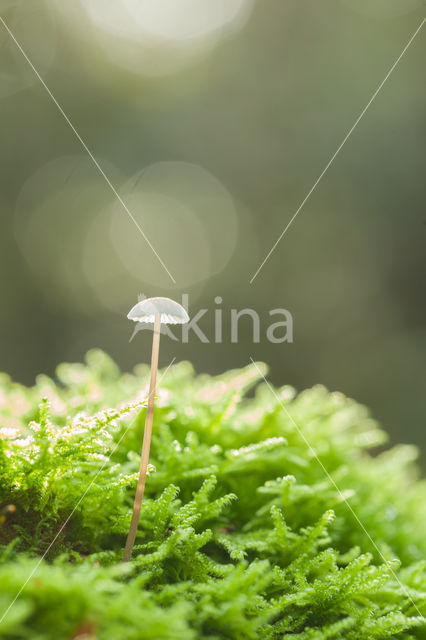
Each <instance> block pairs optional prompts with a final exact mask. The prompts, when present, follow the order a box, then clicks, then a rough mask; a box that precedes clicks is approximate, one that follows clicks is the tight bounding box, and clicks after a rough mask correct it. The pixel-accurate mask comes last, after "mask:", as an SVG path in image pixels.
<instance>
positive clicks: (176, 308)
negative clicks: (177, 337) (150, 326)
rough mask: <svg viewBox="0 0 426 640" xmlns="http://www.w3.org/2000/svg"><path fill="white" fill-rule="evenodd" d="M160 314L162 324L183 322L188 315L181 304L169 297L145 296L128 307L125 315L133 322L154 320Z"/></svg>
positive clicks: (187, 320) (186, 319) (187, 319)
mask: <svg viewBox="0 0 426 640" xmlns="http://www.w3.org/2000/svg"><path fill="white" fill-rule="evenodd" d="M157 314H160V316H161V323H162V324H185V323H186V322H189V316H188V314H187V312H186V311H185V309H184V308H183V307H182V305H181V304H179V303H178V302H175V301H174V300H170V298H146V299H145V300H142V301H141V302H138V303H137V304H135V306H134V307H132V309H130V311H129V313H128V314H127V317H128V318H129V320H133V321H134V322H154V320H155V316H156V315H157Z"/></svg>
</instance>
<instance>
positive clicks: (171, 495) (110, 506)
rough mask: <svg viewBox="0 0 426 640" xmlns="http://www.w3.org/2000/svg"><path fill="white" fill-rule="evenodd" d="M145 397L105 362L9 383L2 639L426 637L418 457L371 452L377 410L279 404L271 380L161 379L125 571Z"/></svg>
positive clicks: (0, 402)
mask: <svg viewBox="0 0 426 640" xmlns="http://www.w3.org/2000/svg"><path fill="white" fill-rule="evenodd" d="M258 366H260V367H261V370H262V371H264V367H263V365H258ZM160 378H161V376H160ZM147 382H148V369H147V367H145V366H139V367H137V369H136V370H135V372H134V374H121V373H120V371H119V370H118V368H117V367H116V365H115V364H114V363H113V362H112V361H111V360H110V359H109V358H108V357H107V356H106V355H105V354H103V353H102V352H100V351H92V352H89V354H88V355H87V360H86V364H84V365H83V364H76V365H66V364H63V365H60V366H59V367H58V370H57V376H56V378H55V380H51V379H49V378H47V377H46V376H40V377H39V378H38V379H37V383H36V385H35V386H34V387H32V388H25V387H23V386H21V385H18V384H15V383H13V382H11V381H10V379H9V378H8V377H7V376H6V375H2V377H1V378H0V433H1V437H0V554H1V557H0V618H1V622H0V637H1V638H5V639H8V640H19V639H23V638H31V639H34V640H50V639H52V640H53V639H54V640H61V639H62V638H74V640H76V639H77V638H80V640H82V639H83V638H99V639H109V640H116V639H117V640H119V639H123V640H127V639H129V640H130V639H135V640H136V639H139V638H144V639H156V640H163V639H164V640H166V639H176V640H178V639H182V640H187V639H188V640H192V639H194V640H196V639H199V638H201V639H202V638H206V639H207V638H209V639H210V640H213V639H217V640H219V639H227V638H228V639H236V640H237V639H238V640H244V639H251V638H253V639H255V638H256V639H257V638H261V639H263V638H265V639H269V638H271V639H272V638H291V639H293V640H296V639H298V640H308V639H309V640H311V639H315V640H316V639H318V640H324V639H326V638H327V639H336V640H337V639H339V638H348V640H363V639H371V638H414V637H416V638H420V637H426V635H425V627H424V624H423V622H422V619H421V617H420V614H425V613H426V601H425V590H426V589H425V587H426V573H425V563H424V557H425V549H426V539H425V537H424V525H425V497H426V486H425V484H424V482H422V481H420V480H419V479H418V477H417V470H416V467H415V462H414V461H415V457H416V451H415V449H414V448H413V447H410V446H399V447H396V448H393V449H391V450H388V451H386V452H385V453H381V454H380V455H372V454H371V453H368V449H371V448H374V447H377V446H378V445H381V444H383V442H384V440H385V434H384V432H383V431H382V430H381V429H380V428H379V427H378V426H377V424H376V423H375V422H374V421H373V420H372V419H371V417H370V416H369V413H368V411H367V410H366V409H365V408H364V407H362V406H360V405H358V404H356V403H355V402H353V401H352V400H349V399H348V398H346V397H345V396H343V395H342V394H340V393H329V392H328V391H327V390H326V389H325V388H322V387H315V388H313V389H309V390H307V391H304V392H302V393H300V394H298V395H297V394H296V393H295V392H294V390H293V389H291V388H289V387H284V388H282V389H278V390H276V394H277V395H276V396H274V394H273V393H271V389H270V388H268V387H267V386H266V385H265V384H264V383H262V382H261V376H260V374H259V371H258V370H257V369H256V367H255V366H250V367H247V368H246V369H243V370H240V371H231V372H228V373H226V374H224V375H222V376H219V377H215V378H212V377H209V376H198V377H196V376H194V373H193V370H192V367H191V365H190V364H188V363H181V364H179V365H175V366H173V367H171V368H170V370H169V371H168V372H167V374H166V375H165V376H164V378H162V379H161V384H160V390H159V394H158V395H159V397H158V401H157V407H156V413H155V421H154V432H153V442H152V448H151V463H152V465H153V466H152V468H151V469H150V475H149V478H148V481H147V487H146V495H145V500H144V503H143V507H142V514H141V520H140V527H139V533H138V537H137V540H136V547H135V550H134V554H133V560H132V562H131V563H128V564H122V563H121V562H120V559H121V555H122V552H123V547H124V543H125V539H126V534H127V531H128V526H129V522H130V517H131V510H132V503H133V495H134V490H135V485H136V479H137V470H138V464H139V454H140V449H141V442H142V435H143V425H144V415H145V409H144V399H145V396H146V390H147V389H146V385H147ZM253 386H256V392H255V394H254V396H253V397H250V398H247V397H246V396H245V394H246V392H247V391H248V390H249V389H250V388H251V387H253ZM43 398H45V399H44V400H43ZM282 405H284V406H285V409H283V406H282ZM307 442H308V443H309V445H310V446H308V444H307ZM316 456H318V458H319V460H320V461H321V463H322V465H323V466H324V468H325V469H326V470H327V472H328V473H329V474H330V477H328V476H327V475H326V474H325V473H324V468H322V465H321V464H320V463H319V461H318V459H317V457H316ZM336 485H337V486H338V487H339V490H337V489H336ZM354 514H356V517H355V516H354ZM357 518H359V520H360V521H361V523H362V525H363V527H365V529H366V531H367V532H368V535H367V534H366V531H365V530H364V529H363V527H362V526H360V524H359V522H358V521H357ZM42 556H43V559H41V558H42ZM24 585H25V586H24ZM23 586H24V587H23ZM22 587H23V588H22ZM18 594H19V595H18ZM17 595H18V597H17V598H16V596H17ZM15 598H16V600H15ZM12 603H13V604H12ZM10 605H12V606H10ZM6 611H7V614H6V615H4V612H6ZM2 616H3V617H2Z"/></svg>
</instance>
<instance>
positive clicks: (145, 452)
mask: <svg viewBox="0 0 426 640" xmlns="http://www.w3.org/2000/svg"><path fill="white" fill-rule="evenodd" d="M160 326H161V314H159V313H157V314H156V315H155V321H154V335H153V337H152V354H151V379H150V382H149V394H148V406H147V410H146V418H145V430H144V434H143V445H142V455H141V463H140V467H139V479H138V485H137V488H136V496H135V501H134V504H133V515H132V521H131V523H130V529H129V533H128V536H127V540H126V547H125V549H124V554H123V562H128V561H129V560H130V558H131V555H132V550H133V545H134V544H135V539H136V533H137V530H138V523H139V515H140V511H141V506H142V499H143V494H144V491H145V481H146V473H147V469H148V460H149V450H150V447H151V434H152V420H153V417H154V398H155V385H156V382H157V370H158V354H159V351H160Z"/></svg>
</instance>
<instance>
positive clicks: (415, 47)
mask: <svg viewBox="0 0 426 640" xmlns="http://www.w3.org/2000/svg"><path fill="white" fill-rule="evenodd" d="M425 6H426V5H425V2H421V1H419V0H353V1H352V0H334V1H331V0H323V1H322V2H318V1H317V0H307V1H304V2H300V0H292V1H289V0H264V1H258V2H255V1H254V0H204V1H200V0H155V1H154V0H111V1H107V0H73V2H66V1H65V0H49V1H46V2H43V1H41V0H39V1H34V0H24V1H22V2H19V1H10V0H0V7H1V13H0V15H1V17H2V18H3V19H4V20H5V21H6V23H7V25H8V26H9V28H10V29H11V30H12V31H13V33H14V35H15V37H16V39H17V40H18V41H19V43H20V44H21V46H22V47H23V49H24V50H25V52H26V53H27V55H28V57H29V58H30V60H31V61H32V63H33V64H34V65H35V67H36V68H37V69H38V70H39V72H40V74H41V75H42V77H43V78H44V79H45V81H46V83H47V84H48V86H49V88H50V89H51V91H52V93H53V94H54V96H55V97H56V99H57V100H58V102H59V103H60V104H61V105H62V107H63V109H64V111H65V113H66V114H67V116H68V117H69V118H70V120H71V121H72V123H73V124H74V126H75V127H76V129H77V130H78V132H79V133H80V135H81V136H82V138H83V139H84V141H85V142H86V144H87V145H88V147H89V148H90V150H91V151H92V152H93V154H94V156H95V157H96V159H97V160H98V161H99V163H100V164H101V166H102V168H103V170H104V171H105V173H106V174H107V175H108V177H109V178H110V180H111V181H112V183H113V184H114V185H115V187H116V188H117V190H118V191H119V193H120V196H121V197H122V198H123V200H124V201H125V202H126V204H127V206H128V207H129V209H130V210H131V212H132V214H133V216H134V217H135V219H136V220H137V222H138V223H139V224H140V225H141V227H142V228H143V230H144V232H145V233H146V234H147V236H148V237H149V239H150V241H151V242H152V244H153V245H154V247H155V248H156V250H157V251H158V252H159V254H160V256H161V258H162V259H163V260H164V262H165V264H166V265H167V268H168V269H169V270H170V272H171V273H172V274H173V277H174V278H175V280H176V284H174V283H173V282H172V281H171V279H170V278H169V277H168V275H167V273H166V272H165V270H164V269H163V268H162V266H161V264H160V263H159V262H158V260H157V259H156V258H155V256H154V254H153V252H152V251H151V249H150V248H149V246H148V245H147V243H146V242H145V240H144V239H143V237H142V236H141V235H140V233H139V232H138V231H137V229H136V227H135V225H134V224H133V222H132V221H131V220H130V219H129V216H128V215H127V213H126V212H125V211H124V210H123V208H122V207H121V205H120V204H119V203H118V202H117V200H116V198H115V197H114V194H113V193H112V192H111V190H110V188H109V187H108V185H107V184H106V182H105V180H104V179H103V178H102V176H101V175H100V174H99V171H98V170H97V169H96V167H95V166H94V165H93V162H92V161H91V160H90V158H89V157H88V154H87V153H86V152H85V151H84V149H83V148H82V146H81V144H80V143H79V142H78V140H77V139H76V137H75V135H74V133H73V132H72V130H71V129H70V127H69V125H68V124H67V123H66V122H65V120H64V118H63V116H62V115H61V114H60V113H59V111H58V109H57V107H56V106H55V104H54V103H53V102H52V99H51V98H50V97H49V95H48V94H47V92H46V90H45V89H44V88H43V86H42V85H41V83H40V81H39V80H38V79H37V77H36V76H35V74H34V72H33V71H32V70H31V68H30V66H29V65H28V63H27V62H26V61H25V59H24V58H23V56H22V54H21V53H20V51H19V50H18V48H17V46H16V44H15V43H14V42H13V41H12V39H11V38H10V36H9V35H8V33H7V32H6V30H5V28H4V27H3V26H2V25H1V24H0V111H1V149H0V180H1V190H0V210H1V229H2V231H1V240H0V267H1V290H0V300H1V311H0V335H1V347H0V348H1V353H0V355H1V359H0V369H1V370H4V371H7V372H9V373H10V374H11V375H12V376H13V377H14V378H15V379H16V380H19V381H22V382H25V383H28V384H30V383H31V382H32V381H33V380H34V377H35V375H36V374H37V373H39V372H44V373H48V374H49V375H53V374H54V368H55V366H56V364H57V363H58V362H61V361H64V360H67V361H78V360H81V359H82V358H83V356H84V353H85V352H86V350H87V349H89V348H91V347H94V346H98V347H101V348H103V349H105V350H106V351H107V352H108V353H110V354H111V355H112V357H113V358H114V359H116V360H117V361H118V363H119V365H120V366H121V367H122V369H124V370H125V369H129V368H132V366H133V365H134V364H135V363H136V362H137V361H140V360H145V361H147V360H148V359H149V356H150V340H151V336H150V335H149V332H140V333H138V334H137V336H136V337H135V339H134V340H133V341H132V342H129V339H130V336H131V334H132V330H133V328H134V327H133V326H131V323H130V322H129V321H128V320H127V319H126V314H127V312H128V310H129V309H130V307H131V306H133V304H134V303H135V302H136V301H137V295H138V294H139V293H143V294H145V295H146V296H153V295H166V296H170V297H173V298H175V299H177V300H180V299H181V295H182V293H187V294H188V295H189V301H190V309H189V310H190V313H191V314H195V313H196V312H197V311H198V310H199V309H200V308H207V309H208V312H206V313H205V315H204V316H203V318H202V320H201V321H200V327H201V328H202V329H203V331H204V332H205V333H206V335H207V336H208V337H209V339H210V343H208V344H204V343H201V342H200V341H199V339H198V338H197V337H196V336H194V335H193V334H192V335H191V337H190V340H189V343H188V344H181V343H180V342H179V341H176V342H175V341H173V340H171V339H169V338H167V337H165V338H164V339H163V341H162V349H161V365H162V366H166V365H167V364H168V363H169V362H170V360H171V358H172V357H174V356H176V358H177V359H189V360H191V361H192V362H193V363H194V365H195V367H196V369H197V370H198V371H200V372H201V371H207V372H213V373H214V372H221V371H224V370H225V369H228V368H235V367H241V366H245V365H246V364H247V363H248V362H249V358H250V356H252V357H253V358H254V359H258V360H263V361H265V362H267V363H268V364H269V365H270V378H271V380H272V381H273V382H274V383H276V384H284V383H288V384H292V385H294V386H296V387H297V388H298V389H301V388H304V387H306V386H310V385H312V384H315V383H323V384H325V385H326V386H328V387H329V388H330V389H337V390H341V391H343V392H345V393H346V394H348V395H350V396H353V397H355V398H357V399H358V400H359V401H361V402H363V403H365V404H367V405H369V406H370V407H371V408H372V410H373V414H374V416H375V417H376V418H378V419H379V420H380V421H381V422H382V423H383V424H384V425H385V428H386V429H387V430H388V432H389V434H390V437H391V440H392V441H394V442H396V441H411V442H415V443H418V444H419V445H421V446H422V445H423V446H424V445H425V443H426V436H425V433H426V432H425V398H426V393H425V392H426V389H425V380H426V375H425V374H426V364H425V347H426V328H425V311H426V298H425V293H424V277H425V266H426V258H425V256H426V252H425V246H426V214H425V211H424V196H425V179H424V166H425V146H424V133H425V128H426V126H425V124H426V123H425V103H426V91H425V83H424V60H425V53H426V27H424V28H423V30H422V31H421V32H420V33H419V35H418V36H417V38H416V39H415V40H414V42H413V44H412V45H411V46H410V48H409V49H408V51H407V53H406V55H405V56H404V57H403V59H402V60H401V61H400V63H399V65H398V66H397V68H396V69H395V71H394V73H393V74H392V75H391V77H390V78H389V80H388V81H387V83H386V84H385V85H384V87H383V89H382V91H381V92H380V94H379V95H378V97H377V98H376V100H375V101H374V103H373V104H372V105H371V107H370V109H369V110H368V111H367V113H366V114H365V116H364V117H363V119H362V120H361V122H360V124H359V125H358V127H357V128H356V130H355V131H354V133H353V134H352V136H351V137H350V139H349V140H348V142H347V143H346V145H345V146H344V147H343V149H342V151H341V152H340V154H339V155H338V157H337V158H336V160H335V162H334V164H333V165H332V166H331V167H330V169H329V171H328V172H327V173H326V175H325V176H324V178H323V179H322V181H321V182H320V184H319V185H318V187H317V188H316V190H315V191H314V192H313V194H312V196H311V197H310V199H309V200H308V201H307V203H306V205H305V206H304V208H303V209H302V211H301V212H300V214H299V215H298V217H297V218H296V220H295V222H294V223H293V225H292V226H291V228H290V229H289V231H288V232H287V233H286V235H285V237H284V238H283V239H282V241H281V242H280V244H279V245H278V247H277V248H276V250H275V251H274V253H273V254H272V255H271V257H270V259H269V260H268V261H267V263H266V264H265V266H264V267H263V269H262V270H261V272H260V273H259V275H258V276H257V277H256V279H255V280H254V282H253V283H252V284H250V283H249V281H250V279H251V277H252V276H253V274H254V273H255V271H256V269H257V268H258V266H259V265H260V263H261V262H262V260H263V258H264V257H265V255H266V254H267V252H268V251H269V250H270V248H271V247H272V245H273V243H274V242H275V240H276V239H277V237H278V236H279V234H280V233H281V231H282V230H283V229H284V227H285V226H286V224H287V223H288V221H289V220H290V218H291V216H292V215H293V214H294V212H295V211H296V209H297V207H298V206H299V204H300V203H301V202H302V200H303V199H304V197H305V196H306V194H307V193H308V191H309V190H310V188H311V187H312V185H313V183H314V182H315V180H316V179H317V177H318V176H319V174H320V173H321V171H322V170H323V169H324V167H325V165H326V164H327V162H328V160H329V159H330V157H331V155H332V154H333V153H334V151H335V150H336V149H337V147H338V146H339V144H340V143H341V141H342V139H343V138H344V136H345V135H346V133H347V131H348V130H349V128H350V127H351V126H352V124H353V123H354V122H355V120H356V118H357V117H358V115H359V114H360V112H361V111H362V109H363V108H364V106H365V105H366V104H367V102H368V100H369V99H370V97H371V96H372V94H373V92H374V91H375V89H376V88H377V86H378V85H379V83H380V82H381V81H382V80H383V78H384V77H385V75H386V73H387V71H388V70H389V68H390V67H391V65H392V64H393V62H394V61H395V60H396V58H397V57H398V55H399V54H400V53H401V51H402V49H403V48H404V46H405V45H406V43H407V42H408V40H409V38H410V37H411V35H412V34H413V33H414V31H415V30H416V28H417V27H418V25H419V24H420V22H421V20H422V18H423V16H424V13H425V12H424V9H425ZM216 296H220V297H221V298H222V299H223V302H222V303H221V304H219V305H218V304H215V302H214V299H215V297H216ZM246 307H250V308H252V309H254V310H256V311H257V312H258V313H259V316H260V318H261V341H260V343H259V344H253V340H252V332H251V325H250V321H249V320H248V319H247V318H246V319H245V320H243V319H242V320H241V321H240V332H239V341H238V343H236V344H232V343H231V341H230V328H229V322H230V310H231V308H236V309H243V308H246ZM277 307H280V308H281V307H283V308H286V309H288V310H289V311H290V312H291V313H292V316H293V320H294V342H293V343H292V344H270V343H269V342H268V341H267V340H266V337H265V334H266V328H267V326H268V325H269V324H270V322H271V320H270V318H269V317H268V312H269V310H270V309H274V308H277ZM215 308H220V309H221V310H222V316H223V343H222V344H214V342H213V336H214V319H215V315H214V309H215Z"/></svg>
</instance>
